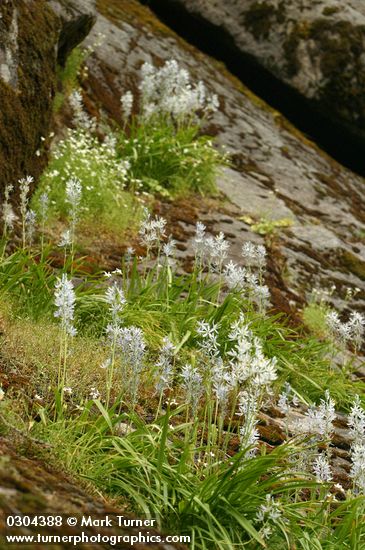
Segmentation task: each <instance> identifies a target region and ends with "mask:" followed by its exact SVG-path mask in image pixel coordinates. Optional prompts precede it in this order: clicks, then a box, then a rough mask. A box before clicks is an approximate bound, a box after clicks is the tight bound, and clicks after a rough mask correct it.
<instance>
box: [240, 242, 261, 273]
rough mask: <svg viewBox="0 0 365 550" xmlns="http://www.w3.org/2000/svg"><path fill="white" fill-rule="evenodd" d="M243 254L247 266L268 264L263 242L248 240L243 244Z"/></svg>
mask: <svg viewBox="0 0 365 550" xmlns="http://www.w3.org/2000/svg"><path fill="white" fill-rule="evenodd" d="M242 256H243V258H244V260H245V264H246V266H247V267H258V268H263V267H265V264H266V249H265V247H264V246H263V245H261V244H258V245H256V244H254V243H252V242H246V243H244V244H243V245H242Z"/></svg>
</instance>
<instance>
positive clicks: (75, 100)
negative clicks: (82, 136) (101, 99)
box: [69, 90, 96, 131]
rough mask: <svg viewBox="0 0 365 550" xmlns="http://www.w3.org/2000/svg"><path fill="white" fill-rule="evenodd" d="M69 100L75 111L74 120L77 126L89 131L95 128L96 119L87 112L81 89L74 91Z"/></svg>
mask: <svg viewBox="0 0 365 550" xmlns="http://www.w3.org/2000/svg"><path fill="white" fill-rule="evenodd" d="M69 102H70V105H71V108H72V110H73V112H74V117H73V121H74V124H75V126H76V127H78V128H82V129H84V130H88V131H93V130H95V126H96V121H95V119H93V118H91V117H89V115H88V114H87V113H86V112H85V110H84V103H83V100H82V95H81V92H80V91H79V90H75V91H74V92H72V94H71V95H70V97H69Z"/></svg>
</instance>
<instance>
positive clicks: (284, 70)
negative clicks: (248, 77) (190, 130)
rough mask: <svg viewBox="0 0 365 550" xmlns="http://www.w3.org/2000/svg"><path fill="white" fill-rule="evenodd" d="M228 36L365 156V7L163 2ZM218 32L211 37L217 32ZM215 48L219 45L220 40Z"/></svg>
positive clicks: (272, 1) (356, 1) (269, 1)
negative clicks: (181, 9) (345, 136)
mask: <svg viewBox="0 0 365 550" xmlns="http://www.w3.org/2000/svg"><path fill="white" fill-rule="evenodd" d="M152 3H153V5H156V8H158V9H159V12H161V13H162V12H163V7H164V6H166V7H171V6H172V7H175V8H176V6H177V7H179V6H182V7H183V8H184V9H185V10H187V12H188V13H189V14H191V15H192V16H193V17H195V18H199V20H200V21H201V22H203V21H205V23H206V24H208V25H211V26H213V28H214V29H215V33H216V35H217V36H219V33H220V32H223V33H225V35H226V36H225V38H224V39H223V36H222V44H224V41H225V42H227V36H228V38H229V39H231V40H232V43H233V44H234V46H235V47H236V48H237V50H238V52H241V53H242V55H244V56H250V57H251V58H252V59H254V60H255V61H256V62H258V64H259V65H261V66H262V67H263V68H264V69H265V70H267V71H268V72H269V73H271V74H272V75H273V76H274V77H275V78H277V79H278V80H279V81H281V83H284V84H285V85H288V86H289V87H290V88H292V89H294V90H295V91H296V92H299V94H301V95H302V96H304V97H305V98H306V99H307V100H309V103H310V104H311V105H312V106H313V107H314V109H316V110H317V111H318V112H320V114H321V116H323V117H324V118H327V119H329V120H331V121H332V127H333V129H334V128H336V127H340V128H342V130H343V131H346V132H349V133H348V135H349V136H350V135H351V136H352V137H353V139H354V143H356V142H357V143H359V144H361V145H360V147H361V148H362V151H365V98H364V94H363V90H364V86H365V54H364V47H365V4H364V2H362V1H361V0H347V1H346V2H343V1H341V0H332V1H331V2H330V3H329V2H327V1H326V0H317V1H313V0H285V1H283V0H246V1H245V2H242V1H241V0H225V1H224V2H221V1H220V0H159V1H158V2H152ZM211 32H213V31H211ZM217 40H219V38H218V37H217Z"/></svg>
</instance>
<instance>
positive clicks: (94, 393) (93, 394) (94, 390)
mask: <svg viewBox="0 0 365 550" xmlns="http://www.w3.org/2000/svg"><path fill="white" fill-rule="evenodd" d="M89 395H90V397H91V399H99V397H100V392H99V390H98V389H97V388H90V393H89Z"/></svg>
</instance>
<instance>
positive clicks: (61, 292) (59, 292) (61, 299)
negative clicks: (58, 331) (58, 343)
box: [54, 273, 76, 336]
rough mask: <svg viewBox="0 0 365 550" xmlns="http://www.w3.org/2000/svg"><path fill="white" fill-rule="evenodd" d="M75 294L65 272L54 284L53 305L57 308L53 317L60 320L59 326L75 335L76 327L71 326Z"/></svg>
mask: <svg viewBox="0 0 365 550" xmlns="http://www.w3.org/2000/svg"><path fill="white" fill-rule="evenodd" d="M75 301H76V296H75V292H74V289H73V284H72V282H71V281H69V280H68V278H67V275H66V274H65V273H63V274H62V277H61V278H58V279H57V282H56V284H55V305H56V307H57V310H56V311H55V313H54V316H55V317H59V318H60V320H61V327H62V329H63V330H65V331H66V332H67V333H68V334H69V335H70V336H75V334H76V329H75V327H74V326H73V323H72V322H73V319H74V309H75Z"/></svg>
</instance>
